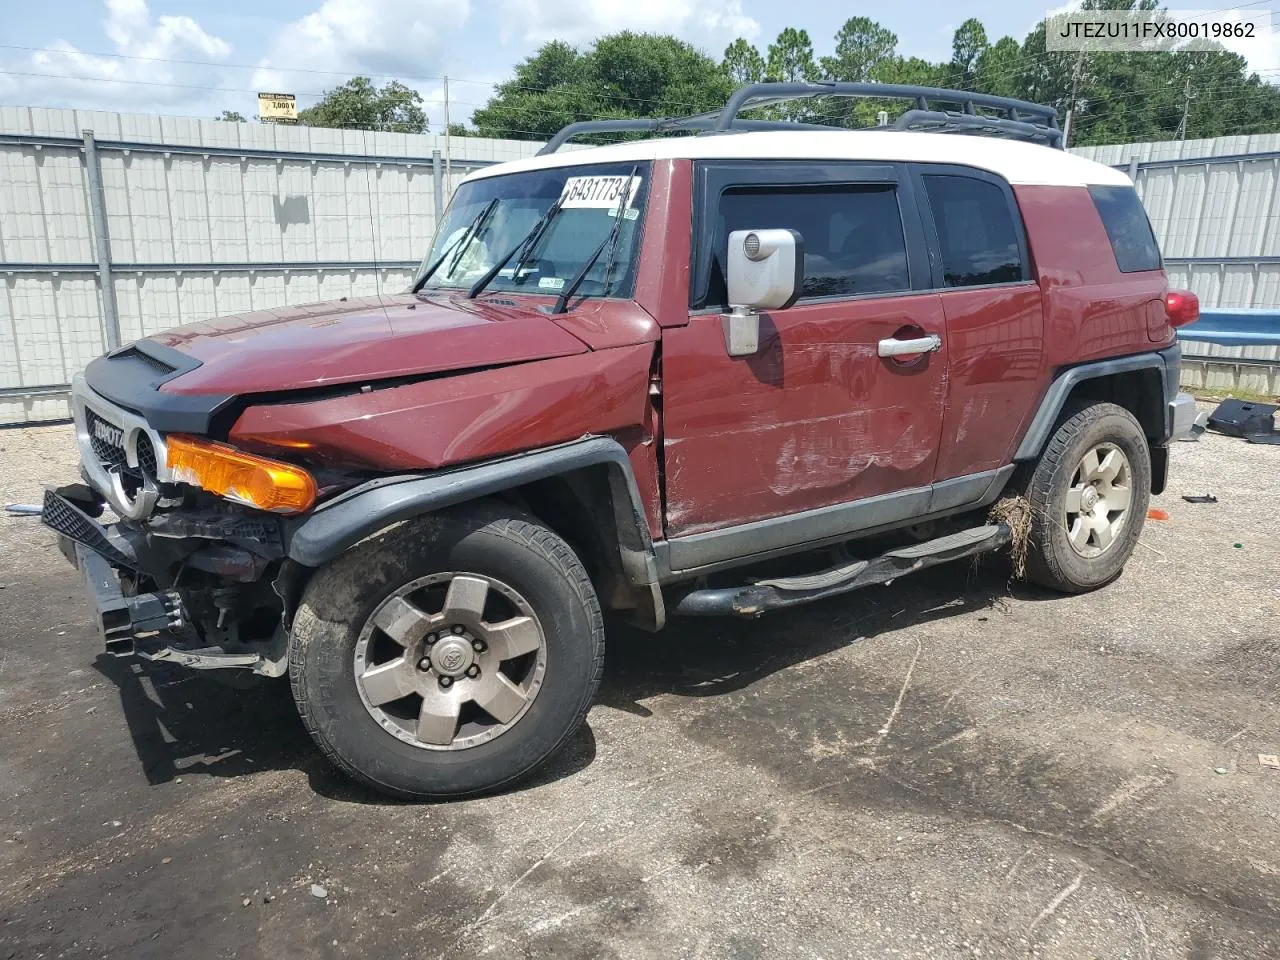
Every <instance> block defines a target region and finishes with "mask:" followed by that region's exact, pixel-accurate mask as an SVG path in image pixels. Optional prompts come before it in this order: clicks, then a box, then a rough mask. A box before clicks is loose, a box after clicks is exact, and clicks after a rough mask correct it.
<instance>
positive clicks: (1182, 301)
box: [1164, 290, 1200, 327]
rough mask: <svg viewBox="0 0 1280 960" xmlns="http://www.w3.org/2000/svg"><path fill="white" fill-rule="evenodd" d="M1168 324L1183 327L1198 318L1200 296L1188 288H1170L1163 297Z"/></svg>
mask: <svg viewBox="0 0 1280 960" xmlns="http://www.w3.org/2000/svg"><path fill="white" fill-rule="evenodd" d="M1164 312H1165V315H1166V316H1167V317H1168V318H1169V326H1171V327H1185V326H1186V325H1187V324H1188V323H1195V322H1196V321H1197V320H1199V319H1200V298H1199V297H1197V296H1196V295H1195V294H1194V293H1192V292H1191V291H1190V290H1170V291H1169V292H1168V293H1167V294H1165V297H1164Z"/></svg>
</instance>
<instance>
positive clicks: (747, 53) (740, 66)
mask: <svg viewBox="0 0 1280 960" xmlns="http://www.w3.org/2000/svg"><path fill="white" fill-rule="evenodd" d="M721 66H723V67H724V69H725V72H726V73H728V74H729V79H731V80H732V81H733V82H734V83H735V84H737V85H738V86H740V87H741V86H745V85H746V84H748V83H759V82H760V81H761V80H763V79H764V57H762V56H760V51H759V50H757V49H756V48H755V47H754V46H752V45H751V44H750V43H748V42H747V41H746V40H744V39H742V37H739V38H738V39H737V40H735V41H733V43H731V44H729V46H727V47H725V50H724V60H723V61H722V62H721Z"/></svg>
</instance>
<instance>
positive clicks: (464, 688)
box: [290, 504, 604, 798]
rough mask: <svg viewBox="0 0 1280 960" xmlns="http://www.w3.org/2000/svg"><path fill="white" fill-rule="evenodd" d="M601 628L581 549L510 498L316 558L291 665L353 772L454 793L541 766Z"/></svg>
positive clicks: (599, 649) (571, 718) (426, 791)
mask: <svg viewBox="0 0 1280 960" xmlns="http://www.w3.org/2000/svg"><path fill="white" fill-rule="evenodd" d="M603 657H604V631H603V627H602V623H601V617H600V609H599V605H598V603H597V600H596V596H595V592H594V591H593V589H592V587H591V582H590V580H589V579H588V577H587V574H586V571H585V570H584V569H583V567H582V564H581V563H580V562H579V561H578V558H577V557H576V556H575V555H574V554H573V551H572V550H571V549H570V548H569V546H568V545H567V544H566V543H565V542H564V541H563V540H561V539H560V538H559V537H558V536H556V535H555V534H554V533H552V532H551V531H550V530H548V529H547V528H546V527H543V526H541V525H540V524H538V523H536V522H534V521H533V520H532V519H531V518H528V517H527V516H524V515H522V514H519V513H517V512H515V511H512V510H510V509H507V508H505V507H503V506H500V505H494V504H480V505H471V506H468V507H466V508H461V509H458V510H452V511H446V512H444V513H441V514H436V515H432V516H429V517H423V518H420V519H418V520H415V521H411V522H409V523H406V524H403V525H402V526H400V527H397V528H395V529H394V530H392V531H390V532H388V533H387V534H384V535H382V536H380V537H378V538H376V539H374V540H370V541H368V542H366V543H363V544H360V545H359V546H357V547H355V548H353V549H352V550H350V551H348V552H347V553H345V554H343V555H342V556H341V557H339V558H338V559H337V560H335V561H333V562H332V563H330V564H329V565H328V566H326V567H324V568H322V569H321V570H319V571H318V572H317V573H316V575H315V576H314V577H313V578H312V580H311V582H310V584H309V585H308V586H307V589H306V591H305V593H304V596H303V599H302V602H301V604H300V605H299V609H298V612H297V614H296V615H295V618H294V634H293V646H292V651H291V661H290V677H291V680H292V683H293V689H294V694H295V697H296V699H297V702H298V708H299V710H300V712H301V713H302V717H303V720H304V722H305V723H306V725H307V729H308V730H309V731H310V732H311V735H312V736H313V737H314V738H315V740H316V742H317V743H318V744H319V746H320V748H321V749H322V750H323V751H324V752H325V754H326V755H327V756H328V757H329V758H330V759H331V760H332V761H333V762H334V763H335V764H336V765H337V766H338V767H339V768H340V769H342V770H343V771H344V772H346V773H348V774H349V775H351V776H353V777H355V778H356V779H358V780H360V781H363V782H364V783H367V784H369V785H370V786H372V787H374V788H376V789H379V790H382V791H384V792H387V793H392V794H395V795H399V796H410V797H441V798H443V797H456V796H465V795H467V794H472V793H478V792H481V791H484V790H490V789H495V788H498V787H501V786H504V785H506V784H509V783H511V782H512V781H514V780H516V779H518V778H520V777H521V776H523V775H524V774H526V773H528V772H530V771H531V770H532V769H533V768H534V767H536V766H537V765H538V764H540V763H541V762H542V761H544V760H545V759H547V758H548V757H549V756H550V755H551V754H553V753H554V752H555V751H556V750H557V749H559V747H560V746H562V745H563V744H564V742H565V741H566V740H567V739H568V738H569V736H570V735H571V734H572V733H573V732H574V730H575V729H577V727H578V725H579V724H580V723H581V722H582V719H583V717H584V716H585V715H586V712H587V709H588V708H589V707H590V704H591V698H592V696H593V695H594V694H595V690H596V687H597V686H598V684H599V680H600V673H601V668H602V665H603Z"/></svg>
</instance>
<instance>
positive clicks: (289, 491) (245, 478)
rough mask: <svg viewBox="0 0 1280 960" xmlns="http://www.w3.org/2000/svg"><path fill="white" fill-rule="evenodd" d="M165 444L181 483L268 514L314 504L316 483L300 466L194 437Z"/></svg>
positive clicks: (295, 510) (297, 510)
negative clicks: (266, 511)
mask: <svg viewBox="0 0 1280 960" xmlns="http://www.w3.org/2000/svg"><path fill="white" fill-rule="evenodd" d="M165 445H166V447H167V448H168V451H169V458H168V464H169V473H170V475H171V476H172V477H173V479H174V480H176V481H178V482H180V483H189V484H191V485H192V486H193V487H199V488H200V489H201V490H207V491H208V492H209V493H212V494H215V495H216V496H219V497H225V498H226V499H228V500H233V501H235V502H236V503H243V504H244V505H245V506H247V507H255V508H257V509H258V510H269V511H271V512H272V513H302V512H303V511H304V510H308V509H310V507H311V505H312V504H314V503H315V502H316V481H315V479H314V478H313V477H312V476H311V474H309V473H307V471H305V470H303V469H302V468H301V467H295V466H293V465H292V464H289V463H281V462H279V461H278V460H268V459H267V458H266V457H259V456H255V455H254V454H252V453H245V452H244V451H242V450H237V449H236V448H235V447H229V446H227V445H226V444H225V443H214V442H212V441H210V440H200V439H197V438H196V437H186V436H181V435H175V436H170V437H167V438H166V439H165Z"/></svg>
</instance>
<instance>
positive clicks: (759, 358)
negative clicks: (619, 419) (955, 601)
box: [662, 161, 946, 567]
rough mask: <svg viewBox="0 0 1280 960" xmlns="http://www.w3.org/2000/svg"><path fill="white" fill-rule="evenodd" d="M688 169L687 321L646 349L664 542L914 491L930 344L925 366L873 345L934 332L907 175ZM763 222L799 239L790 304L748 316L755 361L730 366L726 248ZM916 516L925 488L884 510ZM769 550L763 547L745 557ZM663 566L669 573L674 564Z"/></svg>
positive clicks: (935, 315) (922, 479) (935, 396)
mask: <svg viewBox="0 0 1280 960" xmlns="http://www.w3.org/2000/svg"><path fill="white" fill-rule="evenodd" d="M694 173H695V191H694V193H695V196H694V239H695V243H694V248H695V249H694V262H693V269H692V281H691V291H690V299H691V314H690V318H689V325H688V326H687V327H684V328H678V329H668V330H667V331H666V332H665V334H664V337H663V359H662V365H663V404H664V453H665V475H666V502H667V516H666V528H667V529H666V532H667V535H668V537H673V538H678V537H680V536H681V535H684V534H694V533H700V532H704V531H712V530H720V529H723V528H728V527H734V526H736V525H742V524H746V523H749V522H751V521H768V520H770V519H773V518H779V517H785V516H786V515H789V514H795V513H798V512H801V511H807V510H813V509H815V508H820V507H826V506H830V505H835V504H849V503H851V502H853V501H860V500H864V499H866V498H872V497H878V496H881V495H885V494H899V493H903V492H905V491H913V490H914V491H917V492H918V491H919V490H920V489H922V488H927V487H928V485H929V484H930V482H931V480H932V477H933V473H934V465H935V457H936V454H937V450H938V442H939V437H940V432H941V427H942V398H943V394H944V388H945V371H946V347H945V342H944V345H943V346H942V349H941V350H939V351H937V352H933V353H925V354H921V355H916V356H909V357H900V358H886V357H881V356H880V355H879V345H880V343H881V341H889V340H893V339H895V338H897V339H915V338H920V337H927V336H928V335H930V334H937V335H940V336H941V335H943V334H944V333H945V331H944V329H943V327H944V320H943V315H942V309H941V302H940V298H939V296H938V294H937V293H936V292H920V291H923V290H927V289H928V288H929V287H930V286H931V285H932V284H931V276H930V271H929V264H928V257H927V252H926V250H925V244H924V234H923V226H922V222H921V220H920V217H919V214H918V212H917V210H916V208H915V206H914V200H913V198H912V192H913V187H912V183H911V180H910V176H909V174H908V172H907V169H906V167H905V166H904V165H894V164H859V163H827V164H824V163H816V162H803V163H797V162H787V161H777V162H753V163H742V162H707V163H699V164H698V165H697V166H696V167H695V172H694ZM773 227H784V228H790V229H794V230H797V231H799V233H800V234H801V236H802V237H803V238H804V251H805V256H804V262H805V266H804V274H805V275H804V292H803V295H802V296H801V298H800V300H799V301H798V302H797V303H796V305H795V306H793V307H791V308H789V309H786V310H777V311H771V312H768V313H766V314H764V315H763V316H762V318H761V337H760V349H759V351H758V352H757V353H756V354H754V355H752V356H749V357H738V358H734V357H730V356H728V355H727V353H726V351H725V344H724V338H723V333H722V329H721V312H722V311H723V309H724V308H725V306H726V303H725V284H724V273H723V264H724V257H725V250H726V245H727V237H728V234H729V233H730V232H731V231H733V230H741V229H765V228H773ZM700 239H701V242H699V240H700ZM925 504H927V490H926V491H925V494H924V499H923V500H922V501H921V502H920V503H915V504H912V503H911V502H910V501H909V497H908V498H904V499H902V500H900V501H898V502H897V503H896V504H895V505H889V506H887V509H891V510H897V509H898V508H899V507H900V508H901V510H899V512H901V511H903V510H905V511H907V515H910V512H911V511H912V510H922V509H923V507H924V505H925ZM865 519H866V515H864V516H863V517H862V520H863V521H865ZM859 522H861V521H859ZM832 523H833V524H834V525H835V526H836V527H839V526H841V525H842V524H843V523H844V521H843V520H841V518H840V517H839V516H837V515H833V516H832ZM799 529H800V528H799V527H795V526H792V527H791V528H790V530H791V531H796V530H799ZM833 532H840V531H838V530H833ZM776 533H777V535H778V536H781V537H782V538H783V539H785V537H786V535H787V533H788V532H787V531H781V530H780V531H777V532H776ZM778 542H779V541H778V540H777V538H776V537H774V536H764V537H762V538H761V539H760V540H759V542H758V546H759V549H761V550H763V549H769V548H772V547H773V546H777V545H778ZM747 546H748V547H750V546H751V544H747ZM732 549H733V548H731V547H730V546H729V545H727V544H726V546H725V550H726V551H732ZM673 550H674V544H673ZM743 552H746V553H750V552H754V551H753V550H751V549H747V550H744V551H743ZM673 561H676V564H675V565H676V566H677V567H681V566H683V564H681V563H679V562H678V560H677V558H676V557H675V554H674V552H673Z"/></svg>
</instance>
